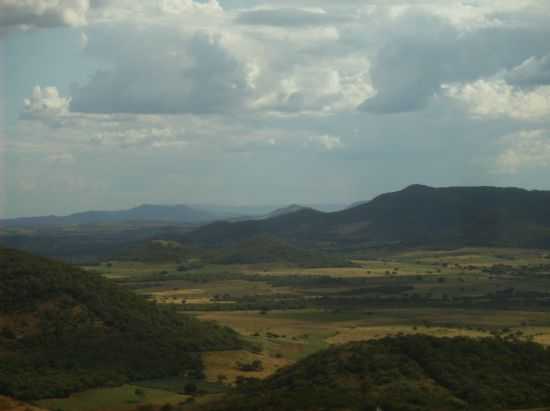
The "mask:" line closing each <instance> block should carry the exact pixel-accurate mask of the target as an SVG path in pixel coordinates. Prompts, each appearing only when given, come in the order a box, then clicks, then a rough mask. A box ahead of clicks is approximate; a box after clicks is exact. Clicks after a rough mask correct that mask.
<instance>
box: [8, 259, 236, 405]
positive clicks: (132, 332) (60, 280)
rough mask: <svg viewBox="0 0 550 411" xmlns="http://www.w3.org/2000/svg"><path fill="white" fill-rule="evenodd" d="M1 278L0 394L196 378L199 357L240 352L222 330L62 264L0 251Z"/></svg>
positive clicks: (51, 393)
mask: <svg viewBox="0 0 550 411" xmlns="http://www.w3.org/2000/svg"><path fill="white" fill-rule="evenodd" d="M0 272H1V273H2V275H1V276H0V307H2V310H1V311H0V317H3V318H4V319H6V320H9V321H8V323H11V324H14V325H13V326H12V327H11V328H10V329H9V330H8V331H6V330H4V332H3V333H2V335H1V336H0V394H7V395H11V396H14V397H17V398H21V399H37V398H47V397H62V396H66V395H68V394H70V393H73V392H76V391H80V390H83V389H86V388H91V387H97V386H102V385H117V384H122V383H124V382H127V381H132V380H140V379H151V378H159V377H164V376H170V375H176V374H178V373H181V372H183V371H184V370H190V371H192V372H194V373H197V374H199V373H201V367H202V364H201V361H200V355H198V354H197V353H198V352H199V351H203V350H216V349H231V348H237V347H240V346H241V342H240V339H239V337H238V335H237V334H236V333H235V332H234V331H232V330H230V329H228V328H222V327H219V326H216V325H214V324H211V323H207V322H201V321H199V320H197V319H194V318H190V317H185V316H181V315H179V314H177V313H176V312H175V311H173V310H171V309H169V308H163V307H160V306H158V305H155V304H153V303H151V302H148V301H147V300H146V299H145V298H144V297H141V296H138V295H136V294H134V293H132V292H130V291H127V290H125V289H123V288H121V287H119V286H117V285H116V284H114V283H113V282H111V281H109V280H107V279H104V278H102V277H100V276H99V275H97V274H94V273H90V272H86V271H83V270H80V269H77V268H74V267H71V266H68V265H66V264H63V263H59V262H55V261H51V260H47V259H44V258H39V257H34V256H31V255H29V254H26V253H22V252H18V251H13V250H6V249H0ZM22 318H25V319H26V320H25V321H23V320H21V319H22ZM10 332H11V333H12V334H15V335H16V339H13V338H8V337H10Z"/></svg>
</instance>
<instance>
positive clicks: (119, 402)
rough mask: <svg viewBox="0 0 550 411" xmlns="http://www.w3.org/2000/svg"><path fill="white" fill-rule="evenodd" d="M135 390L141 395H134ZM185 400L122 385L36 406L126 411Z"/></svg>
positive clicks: (75, 410)
mask: <svg viewBox="0 0 550 411" xmlns="http://www.w3.org/2000/svg"><path fill="white" fill-rule="evenodd" d="M136 390H138V391H137V392H138V393H140V392H141V393H142V394H139V395H136ZM139 390H141V391H139ZM187 398H188V397H187V396H185V395H180V394H176V393H174V392H170V391H165V390H158V389H151V388H144V387H138V386H136V385H123V386H121V387H114V388H99V389H95V390H88V391H85V392H82V393H79V394H75V395H72V396H70V397H69V398H62V399H51V400H43V401H39V402H38V405H39V406H40V407H44V408H47V409H52V410H62V411H127V410H134V409H136V407H137V406H138V405H140V404H153V405H163V404H167V403H170V404H178V403H180V402H183V401H185V400H186V399H187Z"/></svg>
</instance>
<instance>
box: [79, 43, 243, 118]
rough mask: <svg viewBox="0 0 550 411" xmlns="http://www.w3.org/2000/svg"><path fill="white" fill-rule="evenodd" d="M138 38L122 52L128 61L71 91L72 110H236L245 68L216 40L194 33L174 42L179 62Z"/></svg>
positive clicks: (90, 111)
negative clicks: (183, 52) (182, 51)
mask: <svg viewBox="0 0 550 411" xmlns="http://www.w3.org/2000/svg"><path fill="white" fill-rule="evenodd" d="M139 38H140V37H139V36H138V37H137V38H134V39H133V41H134V42H135V41H137V43H136V44H135V45H134V46H133V48H130V49H129V50H128V49H127V50H125V52H124V53H125V54H126V56H127V57H128V58H123V59H120V60H118V61H117V62H116V63H115V67H114V68H112V69H109V70H102V71H98V72H97V73H96V74H95V75H94V76H93V78H92V79H91V81H90V82H89V83H88V84H86V85H84V86H77V87H75V88H74V89H73V90H72V98H73V100H72V103H71V110H72V111H74V112H84V113H153V114H177V113H193V114H207V113H218V112H227V111H232V110H236V109H238V108H239V107H241V106H242V103H243V101H244V99H245V97H246V95H247V93H248V84H247V81H246V72H245V69H244V67H243V66H242V64H241V63H240V62H239V61H238V60H237V59H236V58H235V57H234V56H232V55H231V54H230V52H229V51H228V50H227V49H226V48H224V47H223V45H222V44H221V42H220V40H219V38H217V37H213V36H210V35H208V34H201V33H198V34H195V35H194V36H193V37H192V38H190V39H180V40H179V41H180V42H181V45H180V47H181V49H182V50H185V57H183V58H182V56H181V55H178V54H173V55H170V54H167V53H165V52H160V53H159V52H158V51H156V50H155V49H154V48H148V47H147V46H146V45H143V43H140V40H139ZM171 40H174V39H171ZM129 47H132V46H129ZM143 47H145V48H143ZM162 51H165V50H164V49H163V50H162Z"/></svg>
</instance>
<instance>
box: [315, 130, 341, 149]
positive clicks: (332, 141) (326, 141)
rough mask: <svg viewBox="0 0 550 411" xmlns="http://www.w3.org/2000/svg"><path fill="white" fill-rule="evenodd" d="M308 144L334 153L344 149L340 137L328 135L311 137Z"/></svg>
mask: <svg viewBox="0 0 550 411" xmlns="http://www.w3.org/2000/svg"><path fill="white" fill-rule="evenodd" d="M307 144H308V145H312V144H313V145H317V146H319V147H321V148H322V149H323V150H326V151H332V150H336V149H339V148H343V147H344V144H343V143H342V139H341V138H340V137H336V136H331V135H328V134H324V135H321V136H311V137H309V139H308V141H307Z"/></svg>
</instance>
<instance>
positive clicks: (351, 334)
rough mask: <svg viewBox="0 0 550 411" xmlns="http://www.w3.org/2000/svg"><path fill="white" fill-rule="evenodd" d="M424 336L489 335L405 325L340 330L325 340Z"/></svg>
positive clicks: (337, 342)
mask: <svg viewBox="0 0 550 411" xmlns="http://www.w3.org/2000/svg"><path fill="white" fill-rule="evenodd" d="M401 334H407V335H409V334H426V335H432V336H435V337H474V338H475V337H486V336H489V333H485V332H480V331H473V330H465V329H460V328H444V327H429V328H428V327H414V326H406V325H403V326H401V325H394V326H375V327H351V328H342V329H339V330H338V331H337V334H336V335H335V336H333V337H330V338H328V339H327V342H329V343H330V344H344V343H347V342H352V341H368V340H373V339H379V338H383V337H387V336H392V335H401Z"/></svg>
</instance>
